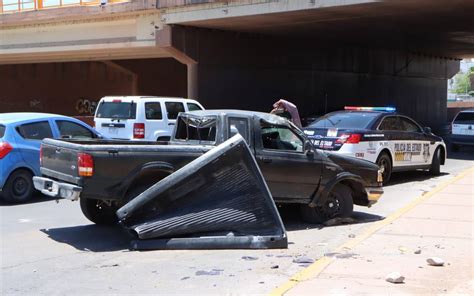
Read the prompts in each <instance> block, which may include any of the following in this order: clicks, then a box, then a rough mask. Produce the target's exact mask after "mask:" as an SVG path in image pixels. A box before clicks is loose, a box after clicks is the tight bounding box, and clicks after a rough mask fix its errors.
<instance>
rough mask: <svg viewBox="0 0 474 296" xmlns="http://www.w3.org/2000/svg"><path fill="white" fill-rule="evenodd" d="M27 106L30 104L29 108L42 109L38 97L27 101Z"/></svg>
mask: <svg viewBox="0 0 474 296" xmlns="http://www.w3.org/2000/svg"><path fill="white" fill-rule="evenodd" d="M29 106H30V108H31V109H37V110H41V109H43V106H42V104H41V101H40V100H38V99H33V100H31V101H29Z"/></svg>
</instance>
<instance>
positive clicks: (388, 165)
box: [377, 152, 392, 185]
mask: <svg viewBox="0 0 474 296" xmlns="http://www.w3.org/2000/svg"><path fill="white" fill-rule="evenodd" d="M377 165H378V166H379V167H380V168H382V167H383V174H382V176H383V185H387V183H388V182H389V181H390V177H391V175H392V161H391V160H390V156H389V155H388V154H387V153H386V152H382V153H380V155H379V157H378V158H377Z"/></svg>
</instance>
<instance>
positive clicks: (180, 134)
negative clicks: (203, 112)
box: [175, 116, 217, 142]
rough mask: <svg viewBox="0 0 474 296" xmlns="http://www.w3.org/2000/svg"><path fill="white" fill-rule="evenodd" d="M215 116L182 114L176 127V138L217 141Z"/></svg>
mask: <svg viewBox="0 0 474 296" xmlns="http://www.w3.org/2000/svg"><path fill="white" fill-rule="evenodd" d="M216 121H217V118H216V117H215V116H204V117H198V116H180V117H179V119H178V122H177V127H176V134H175V139H176V140H186V141H199V142H201V141H204V142H215V141H216Z"/></svg>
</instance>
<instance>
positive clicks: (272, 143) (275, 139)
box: [261, 122, 303, 152]
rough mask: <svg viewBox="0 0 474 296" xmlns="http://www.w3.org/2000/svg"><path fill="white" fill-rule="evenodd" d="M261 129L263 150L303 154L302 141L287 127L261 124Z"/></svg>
mask: <svg viewBox="0 0 474 296" xmlns="http://www.w3.org/2000/svg"><path fill="white" fill-rule="evenodd" d="M261 128H262V146H263V148H264V149H271V150H285V151H296V152H303V140H301V139H300V138H299V137H298V136H297V135H296V134H295V133H294V132H293V131H292V130H291V129H289V128H288V127H284V126H276V125H271V124H268V123H266V122H262V124H261Z"/></svg>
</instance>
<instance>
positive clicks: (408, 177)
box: [384, 167, 449, 187]
mask: <svg viewBox="0 0 474 296" xmlns="http://www.w3.org/2000/svg"><path fill="white" fill-rule="evenodd" d="M442 170H443V167H441V171H442ZM446 175H449V173H444V172H441V173H440V174H439V175H437V176H434V175H432V174H431V173H430V172H429V171H423V170H418V171H407V172H395V173H392V176H391V177H390V181H389V182H388V184H387V185H385V186H384V187H390V186H393V185H398V184H403V183H408V182H420V181H426V180H429V179H432V178H437V177H440V176H446Z"/></svg>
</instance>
